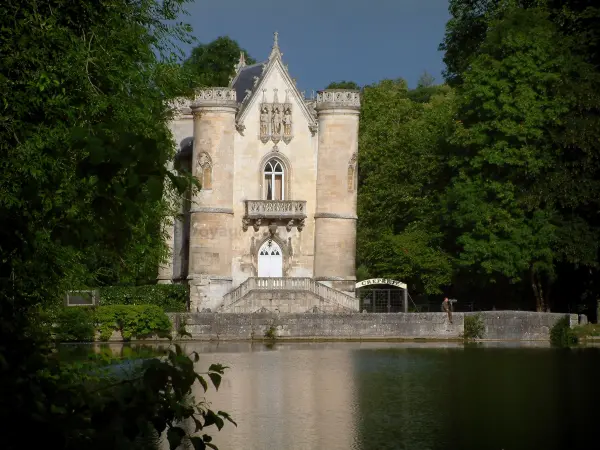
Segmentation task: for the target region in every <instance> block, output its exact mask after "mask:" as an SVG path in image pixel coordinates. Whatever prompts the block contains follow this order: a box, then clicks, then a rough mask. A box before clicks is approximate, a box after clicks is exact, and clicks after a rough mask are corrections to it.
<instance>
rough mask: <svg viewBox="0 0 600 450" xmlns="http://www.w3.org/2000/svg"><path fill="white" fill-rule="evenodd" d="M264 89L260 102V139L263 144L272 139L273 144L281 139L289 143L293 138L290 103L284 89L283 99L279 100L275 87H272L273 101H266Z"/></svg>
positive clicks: (287, 93)
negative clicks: (281, 101) (282, 100)
mask: <svg viewBox="0 0 600 450" xmlns="http://www.w3.org/2000/svg"><path fill="white" fill-rule="evenodd" d="M265 92H266V89H263V99H262V102H261V103H260V140H261V142H262V143H263V144H266V143H267V142H269V141H272V142H273V144H275V146H277V143H278V142H279V141H281V140H283V142H285V143H286V144H289V143H290V141H291V140H292V138H293V131H292V103H291V102H290V100H289V92H288V91H286V95H285V101H284V102H283V103H280V102H279V98H278V95H277V89H273V102H271V103H269V102H267V101H266V96H265Z"/></svg>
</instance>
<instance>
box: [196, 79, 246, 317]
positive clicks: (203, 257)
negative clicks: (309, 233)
mask: <svg viewBox="0 0 600 450" xmlns="http://www.w3.org/2000/svg"><path fill="white" fill-rule="evenodd" d="M236 111H237V102H236V97H235V91H234V90H233V89H230V88H208V89H203V90H200V91H199V92H198V93H197V96H196V100H195V101H194V102H193V103H192V112H193V115H194V151H193V158H192V174H193V175H194V176H195V177H196V178H198V179H199V180H200V182H201V183H203V186H202V189H201V190H200V191H199V192H197V193H196V194H195V195H194V196H193V197H192V202H191V206H190V243H189V252H190V253H189V254H190V256H189V272H188V280H189V284H190V310H191V311H192V312H196V311H202V310H203V309H204V308H210V309H211V310H212V311H214V310H215V309H216V308H217V307H218V306H220V304H221V302H222V300H223V295H225V294H226V293H228V292H229V291H230V290H231V284H232V277H231V241H232V239H231V232H232V226H233V143H234V136H235V131H236V129H235V113H236Z"/></svg>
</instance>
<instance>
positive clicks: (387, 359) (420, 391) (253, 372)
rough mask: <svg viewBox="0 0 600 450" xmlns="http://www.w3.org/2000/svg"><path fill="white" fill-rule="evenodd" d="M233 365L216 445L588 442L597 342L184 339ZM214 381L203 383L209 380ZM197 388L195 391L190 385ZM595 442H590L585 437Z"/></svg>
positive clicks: (463, 447)
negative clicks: (579, 345) (228, 418)
mask: <svg viewBox="0 0 600 450" xmlns="http://www.w3.org/2000/svg"><path fill="white" fill-rule="evenodd" d="M184 348H185V350H186V351H188V352H191V351H193V350H195V351H198V352H199V353H200V354H201V360H200V362H199V363H198V370H205V369H206V368H207V367H208V366H209V365H210V364H211V363H221V364H224V365H227V366H230V369H228V370H227V372H226V377H225V378H224V380H223V383H222V385H221V388H220V389H219V392H218V393H214V391H212V393H211V394H210V395H208V397H207V399H208V400H209V401H210V402H212V406H213V409H218V410H224V411H227V412H229V413H230V414H231V415H232V417H233V418H234V420H236V422H237V423H238V426H237V428H236V427H234V426H233V425H230V424H227V425H226V426H225V427H224V429H223V430H222V431H221V432H220V433H215V434H214V436H215V444H217V445H218V446H219V448H220V449H221V450H242V449H243V450H259V449H260V450H264V449H269V450H284V449H289V450H295V449H298V450H317V449H318V450H321V449H323V450H325V449H336V450H337V449H339V450H345V449H348V450H350V449H352V450H384V449H411V450H413V449H414V450H427V449H432V450H433V449H436V450H437V449H452V450H454V449H456V450H469V449H473V450H485V449H490V450H502V449H504V450H517V449H527V450H531V449H543V450H553V449H561V450H562V449H586V450H588V449H590V448H597V447H596V445H598V442H600V441H598V433H597V429H596V428H597V427H598V423H599V422H598V419H600V349H597V348H583V349H571V350H558V349H551V348H546V346H544V345H529V346H524V345H514V344H513V345H511V346H509V345H502V344H495V345H491V344H488V345H485V346H483V345H479V346H467V347H465V346H463V345H458V344H406V343H314V344H313V343H293V344H292V343H289V344H287V343H277V344H274V345H272V346H267V345H265V344H260V343H255V344H251V343H222V344H207V343H188V344H186V345H185V346H184ZM209 392H210V391H209ZM195 395H196V398H197V399H198V398H201V397H202V396H203V394H202V390H201V389H200V388H198V390H197V391H196V392H195ZM593 443H594V444H593Z"/></svg>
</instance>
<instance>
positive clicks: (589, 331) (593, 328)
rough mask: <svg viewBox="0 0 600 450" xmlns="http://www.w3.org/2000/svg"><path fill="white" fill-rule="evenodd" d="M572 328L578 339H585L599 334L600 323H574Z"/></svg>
mask: <svg viewBox="0 0 600 450" xmlns="http://www.w3.org/2000/svg"><path fill="white" fill-rule="evenodd" d="M572 330H573V333H574V334H575V335H576V336H577V338H578V339H585V338H587V337H598V336H600V324H597V323H588V324H586V325H576V326H574V327H573V328H572Z"/></svg>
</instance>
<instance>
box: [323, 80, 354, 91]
mask: <svg viewBox="0 0 600 450" xmlns="http://www.w3.org/2000/svg"><path fill="white" fill-rule="evenodd" d="M325 89H354V90H357V91H359V90H360V86H359V85H358V84H356V83H355V82H354V81H333V82H331V83H329V84H328V85H327V87H326V88H325Z"/></svg>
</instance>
